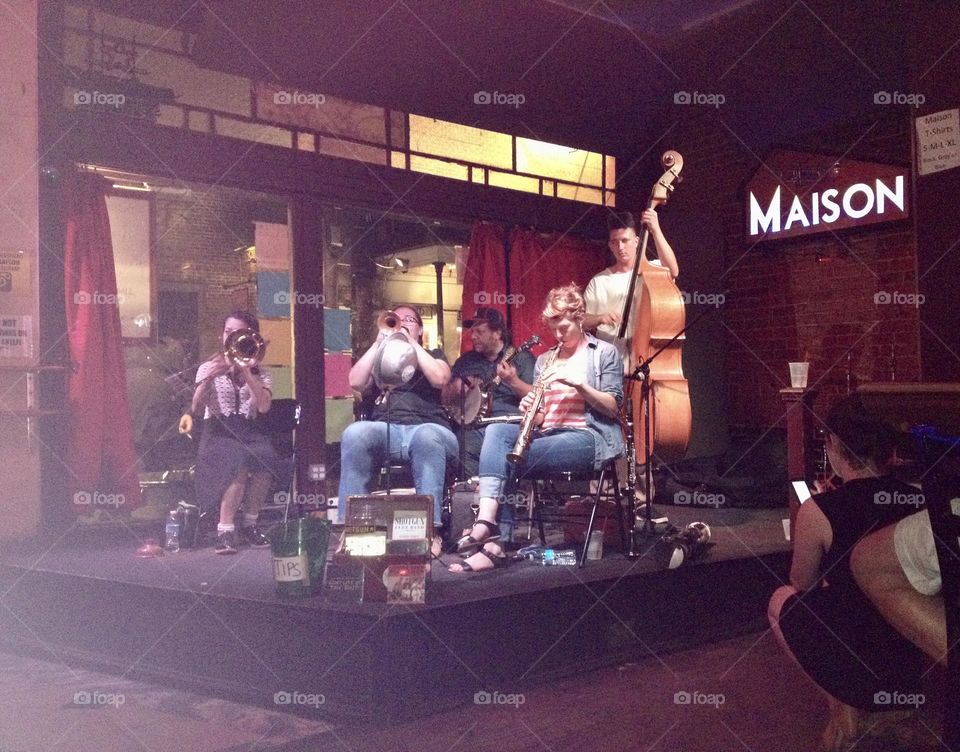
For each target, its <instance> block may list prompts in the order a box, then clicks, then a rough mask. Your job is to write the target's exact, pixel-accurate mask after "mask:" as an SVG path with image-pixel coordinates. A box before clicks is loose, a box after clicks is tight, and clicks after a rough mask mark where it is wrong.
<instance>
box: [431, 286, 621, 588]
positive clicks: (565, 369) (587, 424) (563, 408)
mask: <svg viewBox="0 0 960 752" xmlns="http://www.w3.org/2000/svg"><path fill="white" fill-rule="evenodd" d="M585 311H586V306H585V305H584V302H583V296H582V295H581V293H580V288H579V287H577V286H576V285H572V284H571V285H566V286H563V287H556V288H554V289H553V290H551V291H550V292H549V293H548V295H547V300H546V304H545V305H544V309H543V314H542V320H543V323H544V325H545V326H546V327H547V328H548V329H549V330H550V332H551V333H552V334H553V336H554V338H555V339H556V342H557V345H556V347H555V348H553V349H551V350H550V351H548V352H547V353H545V354H544V355H541V356H540V358H539V359H538V360H537V365H536V368H535V376H536V381H535V383H536V385H538V386H541V387H542V389H537V388H535V389H534V390H533V391H531V392H530V393H529V394H527V396H526V397H524V398H523V400H522V401H521V402H520V410H521V412H523V413H524V421H523V424H524V426H526V425H527V424H529V428H528V429H527V430H528V432H529V433H530V435H529V439H528V440H527V441H526V442H524V441H519V442H518V438H520V436H521V428H522V426H518V425H516V424H503V423H502V424H496V425H491V426H488V428H487V432H486V435H485V436H484V440H483V448H482V449H481V451H480V488H479V495H480V502H479V512H478V514H477V522H476V524H475V525H474V526H473V528H472V529H471V531H470V534H469V535H465V536H464V537H463V538H461V539H460V540H459V541H458V542H457V548H458V550H459V551H463V552H466V551H476V553H474V554H473V555H472V556H470V557H469V558H467V559H466V560H464V561H463V563H462V564H460V563H458V564H453V565H452V566H451V567H450V571H453V572H471V571H481V570H485V569H492V568H494V567H497V566H500V565H501V564H503V563H505V561H506V556H505V554H504V552H503V548H502V547H501V546H500V545H499V543H498V542H497V541H498V540H499V535H498V528H497V526H496V522H495V520H496V515H497V505H498V504H499V503H500V499H501V498H502V496H503V487H504V484H505V483H506V481H507V476H508V475H509V474H510V469H511V463H510V460H509V459H508V454H513V455H518V456H517V463H516V466H517V469H518V472H517V475H518V477H519V478H524V477H528V478H544V477H550V476H551V475H552V474H555V473H559V472H565V471H571V472H586V471H590V470H594V469H598V468H599V467H600V466H601V465H602V464H603V463H604V462H605V461H607V460H608V459H612V458H614V457H618V456H620V455H621V454H623V434H622V433H621V431H620V424H619V422H618V410H619V406H620V403H621V401H622V400H623V362H622V361H621V360H620V356H619V354H618V353H617V350H616V348H614V347H613V346H612V345H610V344H608V343H606V342H602V341H600V340H598V339H596V338H595V337H594V336H592V335H590V334H588V333H586V332H584V331H583V316H584V313H585ZM538 392H541V393H542V394H541V399H540V400H536V397H537V393H538ZM535 400H536V401H537V402H539V404H538V405H536V406H534V402H535ZM511 450H513V451H512V452H511ZM518 450H519V451H518Z"/></svg>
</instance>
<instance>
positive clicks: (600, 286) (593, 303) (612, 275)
mask: <svg viewBox="0 0 960 752" xmlns="http://www.w3.org/2000/svg"><path fill="white" fill-rule="evenodd" d="M640 221H641V223H642V224H643V226H644V227H646V228H647V229H648V230H649V231H650V237H651V238H653V244H654V247H655V248H656V249H657V260H656V261H653V262H652V263H654V264H657V263H659V264H661V265H663V266H665V267H666V268H667V269H668V270H669V271H670V276H671V277H673V278H674V279H676V278H677V277H678V276H679V274H680V267H679V266H678V265H677V257H676V256H675V255H674V253H673V248H671V247H670V243H668V242H667V239H666V237H665V236H664V234H663V230H661V229H660V221H659V219H658V218H657V212H656V211H655V210H654V209H646V210H645V211H644V212H643V214H641V215H640ZM607 228H608V229H609V231H610V236H609V239H608V241H607V247H608V248H609V249H610V253H612V254H613V266H609V267H607V268H606V269H604V270H603V271H602V272H600V273H599V274H597V275H596V276H594V277H593V279H591V280H590V282H589V284H588V285H587V289H586V290H584V292H583V297H584V300H585V301H586V303H587V315H586V316H585V317H584V319H583V328H584V329H589V330H591V331H594V330H595V331H596V335H597V339H602V340H605V341H607V342H610V343H611V344H613V345H614V346H615V347H616V348H617V350H619V351H620V356H621V357H622V358H623V369H624V372H625V373H627V372H629V371H630V369H631V366H632V364H631V363H630V360H631V357H632V347H633V327H634V318H635V312H636V310H637V307H638V305H639V302H640V295H641V293H642V285H640V281H639V280H638V281H637V285H636V288H635V292H634V301H633V302H634V304H633V308H632V310H631V315H630V318H629V319H628V320H627V331H626V334H627V336H626V338H624V339H622V340H618V339H617V331H618V329H619V328H620V317H621V316H622V315H623V305H624V302H625V300H626V296H627V288H628V287H629V286H630V275H631V273H632V272H633V268H634V263H635V261H636V258H637V249H638V248H639V244H640V236H639V235H638V234H637V224H636V221H635V220H634V217H633V214H631V213H630V212H617V213H615V214H611V215H610V219H609V220H608V221H607Z"/></svg>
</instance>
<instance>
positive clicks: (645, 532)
mask: <svg viewBox="0 0 960 752" xmlns="http://www.w3.org/2000/svg"><path fill="white" fill-rule="evenodd" d="M714 310H717V309H714ZM710 313H713V311H711V310H710V309H709V308H708V309H706V310H704V311H703V312H701V313H700V314H699V315H698V316H696V317H695V318H694V319H693V321H691V322H690V323H688V324H686V325H685V326H684V327H683V329H681V330H680V331H678V332H677V333H676V334H674V335H673V336H672V337H671V338H670V339H668V340H667V341H666V342H664V343H663V344H662V345H660V347H658V348H657V349H656V350H655V351H654V352H653V353H652V354H651V355H650V357H648V358H646V359H645V360H643V361H642V362H640V363H639V364H638V365H637V366H636V368H634V369H633V373H631V374H629V375H628V376H624V379H625V380H628V381H639V382H640V399H641V404H642V405H643V438H644V442H643V488H644V505H643V506H644V514H643V526H642V527H641V528H640V529H637V518H636V508H635V504H634V501H635V499H636V488H634V487H632V486H630V487H628V489H627V492H628V493H629V494H630V507H629V510H630V520H629V522H630V540H629V544H630V546H629V549H628V551H627V557H628V558H631V559H636V558H639V556H640V554H639V553H637V548H636V542H637V541H636V538H637V536H638V535H639V537H641V538H651V537H654V536H659V535H660V532H659V531H658V529H657V526H658V525H660V526H661V527H662V526H664V525H665V524H668V523H669V520H667V519H666V518H660V519H659V520H656V521H655V520H654V519H653V499H652V498H651V497H652V496H653V493H652V492H653V470H652V468H651V460H652V458H653V455H652V452H651V451H650V438H651V433H652V430H653V427H652V422H653V411H652V410H651V409H650V400H651V399H652V397H653V395H652V393H651V389H650V364H651V363H652V362H653V361H654V360H656V358H657V356H659V355H660V353H662V352H663V351H664V350H666V349H667V348H668V347H670V345H672V344H673V343H674V342H676V341H677V340H678V339H680V337H682V336H683V335H684V334H686V333H687V330H688V329H690V328H691V327H693V326H694V324H696V323H698V322H699V321H700V320H701V319H703V318H705V317H706V316H708V315H709V314H710ZM631 391H632V388H631ZM631 436H632V431H631ZM631 443H632V442H631ZM631 453H632V454H633V455H634V456H633V457H631V458H629V459H630V460H631V461H636V456H635V455H636V453H635V451H633V450H632V449H631ZM630 478H631V479H633V480H635V479H636V473H630Z"/></svg>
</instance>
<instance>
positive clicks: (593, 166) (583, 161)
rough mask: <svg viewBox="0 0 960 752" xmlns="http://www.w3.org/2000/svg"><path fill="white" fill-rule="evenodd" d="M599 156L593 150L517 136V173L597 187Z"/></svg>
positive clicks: (599, 173)
mask: <svg viewBox="0 0 960 752" xmlns="http://www.w3.org/2000/svg"><path fill="white" fill-rule="evenodd" d="M602 158H603V156H602V155H601V154H598V153H597V152H593V151H586V150H584V149H574V148H572V147H569V146H561V145H559V144H548V143H545V142H543V141H533V140H532V139H529V138H517V172H526V173H530V174H532V175H543V176H544V177H547V178H557V179H559V180H566V181H568V182H570V183H583V184H585V185H595V186H598V187H599V186H600V185H602V182H601V180H602V174H601V164H602V163H601V159H602Z"/></svg>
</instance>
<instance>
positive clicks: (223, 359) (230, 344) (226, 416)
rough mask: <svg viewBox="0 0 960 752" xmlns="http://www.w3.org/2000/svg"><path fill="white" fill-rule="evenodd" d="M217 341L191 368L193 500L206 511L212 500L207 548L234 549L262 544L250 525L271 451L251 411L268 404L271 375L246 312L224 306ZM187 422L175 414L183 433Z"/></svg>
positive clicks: (269, 470)
mask: <svg viewBox="0 0 960 752" xmlns="http://www.w3.org/2000/svg"><path fill="white" fill-rule="evenodd" d="M221 345H222V351H221V352H219V353H217V354H216V355H214V356H213V357H212V358H210V359H209V360H207V361H205V362H204V363H202V364H201V365H200V367H199V368H198V369H197V375H196V378H195V383H196V387H195V389H194V392H193V400H192V402H191V405H190V412H191V413H192V414H193V415H199V414H200V412H201V411H202V412H203V417H204V426H205V428H204V431H203V436H202V438H201V439H200V448H199V450H198V452H197V470H196V497H197V504H198V505H199V506H200V509H201V510H202V511H204V512H207V513H209V512H211V511H212V510H213V509H215V508H217V507H219V510H220V521H219V523H218V525H217V542H216V546H215V548H214V551H215V552H216V553H218V554H234V553H236V552H237V548H238V547H239V545H240V544H241V543H246V544H249V545H252V546H267V545H269V544H270V541H269V539H268V538H267V536H266V535H265V534H264V533H263V531H262V530H260V528H258V527H257V517H258V516H259V514H260V507H261V506H262V505H263V502H264V500H265V499H266V498H267V494H268V493H269V492H270V488H271V485H272V483H273V477H274V468H275V466H276V463H277V457H276V452H275V451H274V448H273V445H272V444H271V442H270V438H269V436H267V435H266V434H265V433H264V432H262V431H261V430H260V428H259V426H258V423H257V421H256V420H255V419H256V417H257V416H259V415H261V414H263V413H265V412H267V411H268V410H269V409H270V403H271V400H272V399H273V391H272V390H273V380H272V379H271V377H270V374H269V373H268V372H267V371H265V370H263V369H261V368H260V367H259V365H258V363H259V361H260V360H261V359H262V358H263V354H264V351H265V349H266V345H265V343H264V342H263V339H262V338H261V337H260V322H259V321H258V320H257V317H256V316H254V315H253V314H252V313H250V312H249V311H242V310H237V311H233V312H231V313H229V314H227V317H226V318H225V319H224V321H223V333H222V335H221ZM191 422H192V421H191V419H190V416H189V415H185V416H183V418H181V420H180V432H181V433H187V432H188V431H189V429H190V426H188V425H187V424H188V423H191ZM241 504H242V506H243V515H242V517H241V524H240V529H239V530H237V528H236V521H235V519H236V514H237V512H238V511H239V509H240V507H241Z"/></svg>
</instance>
